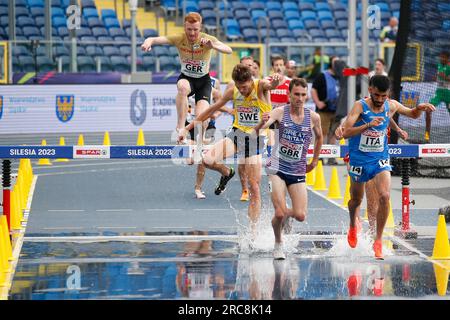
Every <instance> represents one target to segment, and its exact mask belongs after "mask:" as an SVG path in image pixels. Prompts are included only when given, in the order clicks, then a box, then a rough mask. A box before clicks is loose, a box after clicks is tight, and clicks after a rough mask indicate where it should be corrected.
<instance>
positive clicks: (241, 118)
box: [178, 64, 279, 230]
mask: <svg viewBox="0 0 450 320" xmlns="http://www.w3.org/2000/svg"><path fill="white" fill-rule="evenodd" d="M232 79H233V81H234V83H235V86H234V87H231V88H227V90H225V92H224V94H223V96H222V98H221V99H220V100H219V101H218V102H217V103H214V104H213V105H212V106H211V107H210V108H209V109H208V110H206V111H205V112H203V113H202V114H200V115H198V116H197V118H196V120H197V121H202V122H203V121H205V120H206V119H207V118H208V117H210V116H211V114H213V113H214V112H215V111H216V110H219V109H220V108H222V107H223V106H225V104H226V103H227V102H228V101H233V105H234V111H235V115H234V116H235V117H234V122H233V127H232V130H231V132H230V133H229V134H228V135H227V136H226V137H225V138H224V139H222V140H220V141H218V142H217V143H216V144H215V145H214V146H213V147H212V148H211V149H210V150H209V151H208V152H207V153H206V154H205V155H204V156H203V163H204V164H205V166H206V167H207V168H208V169H211V170H215V171H218V172H220V173H221V174H222V177H221V179H220V182H219V185H218V186H217V188H216V190H215V193H216V194H217V195H219V194H221V193H222V192H223V191H224V190H225V187H226V184H227V183H228V181H229V180H230V179H231V178H232V177H233V176H234V169H233V168H229V167H227V166H225V165H224V164H223V160H225V159H226V158H229V157H232V156H233V155H234V154H235V153H236V152H238V155H241V156H243V157H244V161H245V165H246V170H245V171H246V173H247V176H248V183H249V185H250V203H249V207H248V215H249V218H250V221H251V222H252V228H253V230H255V229H254V227H255V226H256V222H257V221H258V218H259V215H260V211H261V192H260V182H261V153H262V152H261V151H262V150H261V149H262V147H263V137H264V135H266V134H267V133H266V132H265V131H263V132H261V136H258V137H254V136H253V134H252V133H253V131H254V130H253V128H254V127H255V126H256V125H258V123H259V121H260V119H261V118H262V115H263V114H264V113H266V112H269V111H270V110H271V105H270V102H269V101H270V100H269V91H270V90H271V89H273V88H275V87H276V86H278V81H279V79H278V76H277V75H275V76H274V77H273V80H272V82H269V81H268V80H254V79H253V78H252V73H251V70H250V68H249V67H247V66H244V65H242V64H238V65H236V66H235V67H234V69H233V72H232ZM193 126H194V125H193V124H190V125H189V126H187V127H186V128H185V130H180V133H179V137H178V141H179V142H180V141H182V140H184V138H185V137H184V135H185V132H186V130H187V131H189V130H190V129H191V128H192V127H193Z"/></svg>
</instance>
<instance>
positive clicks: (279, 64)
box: [267, 56, 291, 158]
mask: <svg viewBox="0 0 450 320" xmlns="http://www.w3.org/2000/svg"><path fill="white" fill-rule="evenodd" d="M274 73H277V74H279V75H280V76H281V80H280V83H281V84H280V85H279V86H278V87H276V88H275V89H273V90H271V91H270V102H271V104H272V108H273V109H275V108H277V107H280V106H285V105H286V104H288V103H289V84H290V83H291V78H289V77H287V76H286V59H285V58H284V57H282V56H276V57H274V58H272V74H274ZM267 79H269V80H272V76H268V77H267ZM270 129H274V128H273V126H272V127H271V128H270ZM274 141H275V133H274V131H273V130H270V134H269V140H268V142H267V157H268V158H269V157H270V155H271V153H272V146H273V144H274Z"/></svg>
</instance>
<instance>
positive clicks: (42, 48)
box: [36, 46, 47, 57]
mask: <svg viewBox="0 0 450 320" xmlns="http://www.w3.org/2000/svg"><path fill="white" fill-rule="evenodd" d="M46 55H47V48H46V47H45V46H39V47H37V48H36V56H37V57H39V56H41V57H43V56H46Z"/></svg>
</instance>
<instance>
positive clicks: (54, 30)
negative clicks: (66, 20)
mask: <svg viewBox="0 0 450 320" xmlns="http://www.w3.org/2000/svg"><path fill="white" fill-rule="evenodd" d="M39 30H40V31H41V34H42V35H43V36H45V27H40V28H39ZM57 35H58V30H56V28H55V27H52V40H54V39H53V38H54V37H55V36H57Z"/></svg>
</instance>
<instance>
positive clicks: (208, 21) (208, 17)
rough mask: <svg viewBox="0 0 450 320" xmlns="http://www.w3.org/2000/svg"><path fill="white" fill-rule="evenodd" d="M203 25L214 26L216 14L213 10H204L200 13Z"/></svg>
mask: <svg viewBox="0 0 450 320" xmlns="http://www.w3.org/2000/svg"><path fill="white" fill-rule="evenodd" d="M202 17H203V24H204V25H205V26H215V25H216V13H215V12H214V11H213V10H208V9H205V10H203V11H202Z"/></svg>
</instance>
